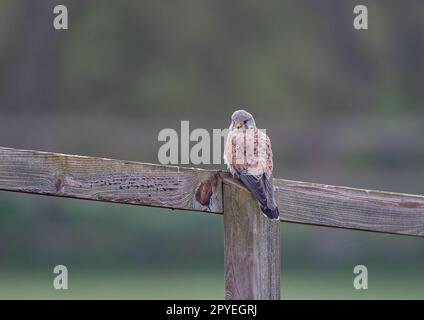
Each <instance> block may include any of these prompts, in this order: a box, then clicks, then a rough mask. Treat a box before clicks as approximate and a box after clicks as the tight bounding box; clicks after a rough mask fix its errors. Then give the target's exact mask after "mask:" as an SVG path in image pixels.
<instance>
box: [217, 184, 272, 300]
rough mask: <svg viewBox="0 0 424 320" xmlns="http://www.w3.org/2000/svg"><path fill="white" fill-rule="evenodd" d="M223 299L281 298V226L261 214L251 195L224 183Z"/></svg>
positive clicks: (236, 186) (242, 189) (234, 185)
mask: <svg viewBox="0 0 424 320" xmlns="http://www.w3.org/2000/svg"><path fill="white" fill-rule="evenodd" d="M223 193H224V194H223V202H224V203H223V205H224V233H225V234H224V245H225V250H224V252H225V253H224V255H225V257H224V263H225V267H224V268H225V298H226V299H231V300H232V299H234V300H279V299H280V237H279V235H280V231H279V230H280V223H279V221H278V220H274V221H272V220H269V219H267V218H266V217H264V216H263V214H262V213H261V212H260V209H259V206H258V204H257V202H256V201H255V200H254V199H253V197H252V196H251V194H250V193H249V192H248V191H247V190H245V189H244V188H242V187H241V186H240V185H238V184H237V183H236V182H233V181H230V180H227V179H225V180H224V181H223Z"/></svg>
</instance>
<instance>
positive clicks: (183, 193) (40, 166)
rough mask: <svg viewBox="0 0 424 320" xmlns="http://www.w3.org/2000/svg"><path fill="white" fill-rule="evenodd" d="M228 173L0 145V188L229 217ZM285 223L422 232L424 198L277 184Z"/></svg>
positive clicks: (334, 187) (302, 183) (305, 185)
mask: <svg viewBox="0 0 424 320" xmlns="http://www.w3.org/2000/svg"><path fill="white" fill-rule="evenodd" d="M226 179H231V178H230V177H229V175H228V173H226V172H218V171H210V170H201V169H194V168H181V167H175V166H163V165H153V164H145V163H139V162H132V161H123V160H111V159H104V158H94V157H83V156H74V155H65V154H58V153H49V152H40V151H30V150H18V149H11V148H0V190H6V191H17V192H28V193H36V194H44V195H52V196H60V197H72V198H80V199H89V200H98V201H108V202H117V203H128V204H135V205H145V206H156V207H165V208H173V209H183V210H195V211H208V212H214V213H222V212H223V200H222V199H223V197H222V194H223V189H222V185H223V183H222V182H223V180H226ZM274 184H275V188H276V197H277V201H278V205H279V208H280V219H281V220H282V221H288V222H296V223H306V224H314V225H322V226H329V227H340V228H351V229H359V230H368V231H378V232H387V233H397V234H408V235H415V236H423V235H424V197H423V196H419V195H407V194H399V193H391V192H381V191H372V190H362V189H353V188H347V187H338V186H329V185H323V184H316V183H307V182H297V181H289V180H282V179H275V180H274Z"/></svg>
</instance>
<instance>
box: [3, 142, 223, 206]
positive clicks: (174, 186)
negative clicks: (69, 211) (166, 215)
mask: <svg viewBox="0 0 424 320" xmlns="http://www.w3.org/2000/svg"><path fill="white" fill-rule="evenodd" d="M0 190H8V191H18V192H28V193H36V194H44V195H52V196H60V197H71V198H80V199H89V200H98V201H107V202H117V203H128V204H135V205H145V206H156V207H165V208H174V209H187V210H197V211H210V212H222V199H221V195H222V183H221V182H220V177H219V174H218V173H216V172H214V171H206V170H200V169H185V168H178V167H172V166H160V165H151V164H143V163H137V162H131V161H121V160H111V159H103V158H93V157H82V156H74V155H65V154H58V153H49V152H39V151H30V150H17V149H10V148H0Z"/></svg>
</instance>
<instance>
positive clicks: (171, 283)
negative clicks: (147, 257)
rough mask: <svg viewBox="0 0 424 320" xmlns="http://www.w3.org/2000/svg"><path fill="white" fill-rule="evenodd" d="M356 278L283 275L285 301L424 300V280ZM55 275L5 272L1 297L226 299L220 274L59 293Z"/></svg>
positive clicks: (80, 286) (107, 282) (86, 285)
mask: <svg viewBox="0 0 424 320" xmlns="http://www.w3.org/2000/svg"><path fill="white" fill-rule="evenodd" d="M352 279H353V276H351V275H342V274H335V275H333V274H329V273H324V274H323V273H319V272H318V273H314V274H312V273H292V272H288V273H286V274H285V275H283V279H282V297H283V299H424V290H423V288H424V286H423V282H424V281H423V280H422V277H421V276H420V275H419V274H418V273H408V274H406V275H404V276H401V277H399V276H395V275H389V274H380V275H375V276H373V277H370V278H369V289H368V290H355V289H354V288H353V286H352ZM52 281H53V274H52V275H42V274H41V273H35V274H28V273H18V272H16V273H7V274H5V273H3V274H1V275H0V298H1V299H15V298H18V299H222V298H223V292H224V281H223V276H222V274H219V273H201V272H198V273H182V272H176V273H158V272H156V273H154V272H150V273H141V272H140V273H136V272H135V271H127V272H123V273H101V274H96V273H77V274H73V275H71V273H70V275H69V289H68V290H55V289H53V285H52Z"/></svg>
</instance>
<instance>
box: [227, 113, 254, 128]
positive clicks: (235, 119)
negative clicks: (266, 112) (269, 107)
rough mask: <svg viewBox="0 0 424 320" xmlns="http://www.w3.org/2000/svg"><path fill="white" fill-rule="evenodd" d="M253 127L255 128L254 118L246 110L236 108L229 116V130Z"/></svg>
mask: <svg viewBox="0 0 424 320" xmlns="http://www.w3.org/2000/svg"><path fill="white" fill-rule="evenodd" d="M253 128H256V124H255V119H253V116H252V115H251V114H250V113H249V112H247V111H246V110H237V111H235V112H234V113H233V115H232V116H231V125H230V131H233V130H236V129H253Z"/></svg>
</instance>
